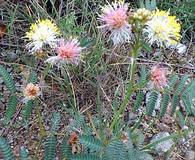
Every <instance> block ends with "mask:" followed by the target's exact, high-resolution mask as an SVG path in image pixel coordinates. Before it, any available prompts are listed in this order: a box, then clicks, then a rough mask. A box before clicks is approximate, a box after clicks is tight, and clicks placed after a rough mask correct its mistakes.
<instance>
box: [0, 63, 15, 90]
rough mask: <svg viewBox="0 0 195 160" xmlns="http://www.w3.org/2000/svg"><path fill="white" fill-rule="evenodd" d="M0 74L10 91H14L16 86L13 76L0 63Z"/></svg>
mask: <svg viewBox="0 0 195 160" xmlns="http://www.w3.org/2000/svg"><path fill="white" fill-rule="evenodd" d="M0 76H2V78H3V80H4V82H5V84H6V86H7V88H8V90H9V91H10V92H11V93H15V92H16V87H15V84H14V81H13V77H12V76H11V75H10V74H9V73H8V71H7V70H6V69H5V68H4V67H3V66H2V65H0Z"/></svg>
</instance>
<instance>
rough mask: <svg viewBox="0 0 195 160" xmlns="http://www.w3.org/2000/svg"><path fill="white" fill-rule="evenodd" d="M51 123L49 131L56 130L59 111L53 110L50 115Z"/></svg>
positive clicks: (58, 122)
mask: <svg viewBox="0 0 195 160" xmlns="http://www.w3.org/2000/svg"><path fill="white" fill-rule="evenodd" d="M52 116H53V117H52V120H51V122H52V125H51V132H52V133H53V132H56V131H57V130H58V129H59V124H60V118H61V116H60V113H58V112H54V113H53V115H52Z"/></svg>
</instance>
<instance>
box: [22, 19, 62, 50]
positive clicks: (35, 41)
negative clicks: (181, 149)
mask: <svg viewBox="0 0 195 160" xmlns="http://www.w3.org/2000/svg"><path fill="white" fill-rule="evenodd" d="M59 34H60V32H59V30H58V28H57V26H56V25H55V24H54V23H52V22H51V21H50V20H49V19H45V20H38V21H37V22H36V23H33V24H32V25H31V26H30V31H29V32H26V36H25V38H28V39H29V41H30V42H29V43H28V44H27V48H28V49H29V51H30V53H35V52H37V51H40V50H41V49H42V47H43V46H44V45H47V44H48V45H50V46H51V47H53V46H54V45H55V41H56V38H57V36H58V35H59Z"/></svg>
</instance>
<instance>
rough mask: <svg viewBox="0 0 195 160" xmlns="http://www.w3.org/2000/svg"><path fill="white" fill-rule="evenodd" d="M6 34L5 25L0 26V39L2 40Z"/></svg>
mask: <svg viewBox="0 0 195 160" xmlns="http://www.w3.org/2000/svg"><path fill="white" fill-rule="evenodd" d="M5 33H6V25H4V24H0V38H2V37H3V36H4V35H5Z"/></svg>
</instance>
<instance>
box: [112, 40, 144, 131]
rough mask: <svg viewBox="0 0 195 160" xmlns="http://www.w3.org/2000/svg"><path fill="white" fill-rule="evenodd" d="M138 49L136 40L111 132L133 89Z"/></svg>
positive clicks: (138, 45) (138, 43) (138, 44)
mask: <svg viewBox="0 0 195 160" xmlns="http://www.w3.org/2000/svg"><path fill="white" fill-rule="evenodd" d="M140 49H141V46H140V41H139V40H137V41H136V43H135V47H134V48H133V49H132V58H131V68H130V78H129V84H128V87H127V92H126V94H125V98H124V100H123V102H122V104H121V105H120V107H119V110H118V111H117V112H115V114H114V117H113V121H112V123H111V125H110V133H112V131H113V129H114V127H115V125H116V124H117V122H118V120H119V119H120V115H121V114H122V113H123V112H124V111H125V109H126V107H127V105H128V103H129V99H130V96H131V94H132V92H133V91H134V84H133V81H134V77H135V76H134V74H135V71H136V63H135V60H136V58H137V56H138V54H139V51H140Z"/></svg>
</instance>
